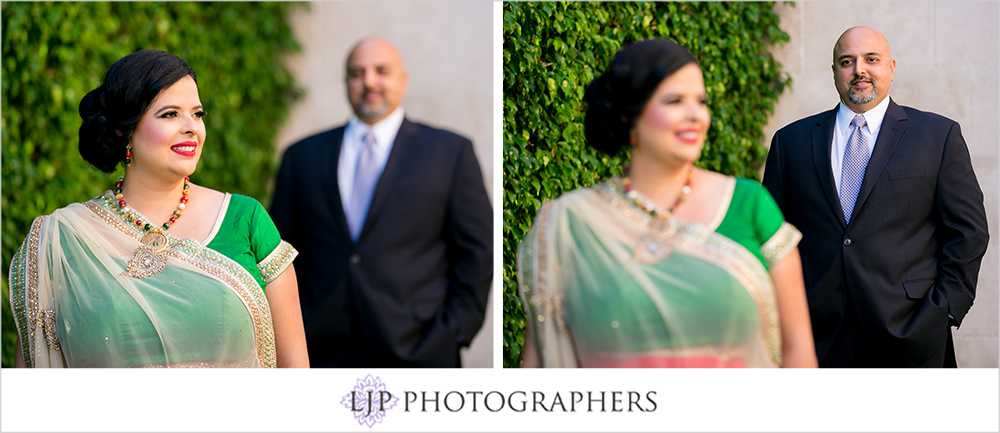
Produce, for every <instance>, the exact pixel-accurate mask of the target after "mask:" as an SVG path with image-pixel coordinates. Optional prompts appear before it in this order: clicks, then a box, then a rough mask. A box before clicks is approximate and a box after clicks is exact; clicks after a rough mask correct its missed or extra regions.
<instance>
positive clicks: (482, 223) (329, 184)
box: [271, 38, 493, 367]
mask: <svg viewBox="0 0 1000 433" xmlns="http://www.w3.org/2000/svg"><path fill="white" fill-rule="evenodd" d="M407 80H408V77H407V74H406V71H405V70H404V69H403V61H402V58H401V57H400V55H399V53H398V52H397V51H396V49H395V48H394V47H393V46H392V45H390V44H389V43H388V42H386V41H384V40H381V39H377V38H371V39H365V40H362V41H361V42H359V43H358V44H357V45H356V46H355V47H354V49H353V50H351V53H350V55H349V56H348V58H347V94H348V99H349V100H350V103H351V107H352V108H353V111H354V115H353V116H351V118H350V120H349V121H348V123H347V125H345V126H341V127H338V128H335V129H333V130H330V131H326V132H323V133H321V134H318V135H315V136H312V137H309V138H306V139H304V140H302V141H300V142H298V143H296V144H294V145H292V146H291V147H289V148H288V150H287V151H286V152H285V155H284V159H283V161H282V164H281V169H280V171H279V173H278V178H277V183H276V190H275V194H274V202H273V204H272V206H271V216H272V217H273V219H274V222H275V224H276V225H277V226H278V230H279V231H280V232H281V235H282V238H283V239H285V240H287V241H288V242H290V243H291V244H292V245H294V246H295V248H297V249H298V251H299V253H300V254H299V257H298V260H297V261H296V263H295V270H296V273H297V274H298V276H299V297H300V299H301V304H302V315H303V321H304V322H305V329H306V339H307V343H308V346H309V361H310V363H311V364H312V365H313V366H320V367H458V366H460V359H459V348H460V347H463V346H467V345H468V344H469V342H470V341H471V340H472V337H473V336H474V335H475V334H476V332H477V331H478V330H479V328H480V326H482V323H483V318H484V315H485V309H486V299H487V294H488V292H489V289H490V281H491V280H492V278H493V243H492V239H493V232H492V211H491V208H490V204H489V201H488V199H487V196H486V190H485V188H484V186H483V180H482V175H481V173H480V170H479V163H478V162H477V161H476V157H475V155H474V154H473V150H472V143H471V142H470V141H469V140H467V139H465V138H463V137H460V136H458V135H456V134H453V133H451V132H447V131H443V130H439V129H433V128H430V127H428V126H425V125H421V124H418V123H413V122H410V121H409V120H407V119H406V118H405V116H404V112H403V108H402V107H401V106H400V101H401V100H402V98H403V95H404V94H405V93H406V86H407Z"/></svg>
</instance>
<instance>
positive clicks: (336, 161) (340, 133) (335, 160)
mask: <svg viewBox="0 0 1000 433" xmlns="http://www.w3.org/2000/svg"><path fill="white" fill-rule="evenodd" d="M346 130H347V127H346V126H342V127H340V128H337V129H335V130H334V131H333V133H332V134H330V142H329V149H330V155H329V158H328V161H327V163H326V164H327V166H328V167H331V174H330V175H329V176H325V179H326V185H325V188H323V189H324V190H325V191H326V200H327V203H328V206H329V207H330V208H331V209H332V210H331V212H332V213H333V217H334V219H335V220H336V222H337V226H338V227H339V228H340V232H341V233H343V234H344V235H345V236H346V237H347V239H350V238H351V229H350V228H348V227H347V216H346V215H344V202H343V199H342V198H341V197H340V181H339V180H338V179H339V176H340V148H341V147H342V146H343V145H344V131H346ZM333 208H336V209H333Z"/></svg>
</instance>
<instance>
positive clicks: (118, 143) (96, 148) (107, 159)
mask: <svg viewBox="0 0 1000 433" xmlns="http://www.w3.org/2000/svg"><path fill="white" fill-rule="evenodd" d="M104 92H105V90H104V86H103V85H102V86H101V87H98V88H96V89H94V90H92V91H90V92H89V93H87V95H86V96H84V97H83V100H81V101H80V117H81V118H83V125H81V126H80V145H79V150H80V156H82V157H83V159H84V160H85V161H87V162H89V163H91V164H92V165H93V166H94V167H97V169H98V170H101V171H103V172H105V173H112V172H114V171H115V168H116V167H118V162H119V161H121V160H122V159H123V158H124V155H125V142H124V140H122V137H119V136H118V134H117V133H115V128H114V127H109V126H111V125H110V123H111V122H109V119H108V115H109V114H110V113H108V110H107V108H106V107H105V106H104Z"/></svg>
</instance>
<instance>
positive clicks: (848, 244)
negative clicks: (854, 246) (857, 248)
mask: <svg viewBox="0 0 1000 433" xmlns="http://www.w3.org/2000/svg"><path fill="white" fill-rule="evenodd" d="M851 243H852V242H851V240H850V239H844V246H848V247H849V246H851Z"/></svg>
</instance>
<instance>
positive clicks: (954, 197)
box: [934, 123, 989, 324]
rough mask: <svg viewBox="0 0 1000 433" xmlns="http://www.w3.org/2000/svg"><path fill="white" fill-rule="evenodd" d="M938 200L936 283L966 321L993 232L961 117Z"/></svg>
mask: <svg viewBox="0 0 1000 433" xmlns="http://www.w3.org/2000/svg"><path fill="white" fill-rule="evenodd" d="M934 201H935V213H936V215H935V216H936V217H937V220H938V221H939V225H938V229H937V236H938V239H940V240H941V247H940V251H939V252H938V255H939V257H941V260H939V261H938V281H937V289H938V290H940V291H941V293H942V294H943V295H944V297H945V299H947V300H948V313H949V314H951V315H952V316H954V317H955V320H956V321H957V322H958V323H959V324H961V323H962V319H963V318H964V317H965V314H966V313H968V311H969V308H970V307H971V306H972V301H973V299H974V298H975V295H976V281H977V280H978V277H979V266H980V263H981V262H982V259H983V255H984V254H986V245H987V243H988V242H989V232H988V228H987V224H986V209H985V207H984V206H983V192H982V190H981V189H980V188H979V182H978V181H977V180H976V173H975V172H974V171H973V169H972V160H971V158H970V157H969V149H968V147H967V146H966V144H965V139H964V138H962V131H961V128H960V127H959V125H958V124H957V123H953V124H952V127H951V130H950V131H949V132H948V136H947V138H946V141H945V148H944V154H943V156H942V159H941V168H940V170H939V171H938V179H937V191H936V195H935V198H934Z"/></svg>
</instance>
